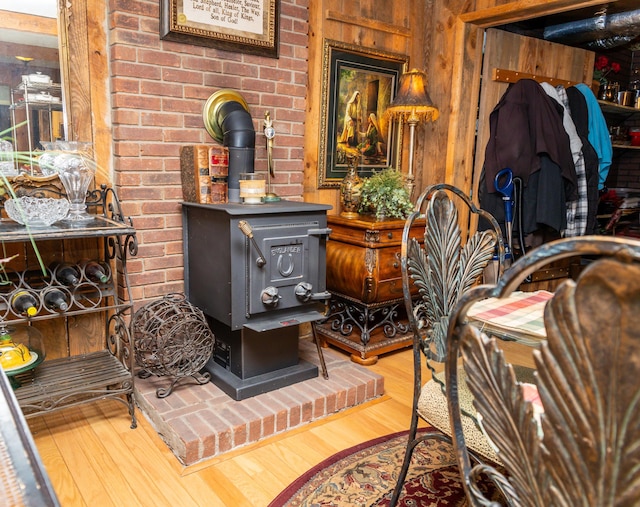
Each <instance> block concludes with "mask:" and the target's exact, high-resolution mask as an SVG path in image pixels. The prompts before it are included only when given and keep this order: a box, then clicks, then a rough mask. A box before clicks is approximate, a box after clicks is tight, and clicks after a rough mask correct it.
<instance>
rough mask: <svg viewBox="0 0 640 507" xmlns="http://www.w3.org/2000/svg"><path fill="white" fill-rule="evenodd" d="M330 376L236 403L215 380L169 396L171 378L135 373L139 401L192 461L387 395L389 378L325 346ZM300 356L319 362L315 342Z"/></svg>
mask: <svg viewBox="0 0 640 507" xmlns="http://www.w3.org/2000/svg"><path fill="white" fill-rule="evenodd" d="M324 355H325V360H326V363H327V369H328V371H329V380H325V379H324V378H322V375H319V376H318V377H316V378H313V379H310V380H305V381H303V382H298V383H297V384H293V385H290V386H287V387H284V388H282V389H278V390H276V391H271V392H268V393H264V394H260V395H258V396H254V397H252V398H248V399H246V400H241V401H236V400H234V399H232V398H230V397H229V396H227V395H226V394H225V393H224V392H222V390H220V388H218V387H217V386H216V385H215V384H213V383H211V382H209V383H207V384H204V385H198V384H196V383H194V382H190V381H189V380H188V379H185V380H182V381H181V382H180V383H179V384H178V386H177V387H176V388H175V389H174V391H173V392H172V393H171V394H170V395H169V396H168V397H166V398H158V397H157V396H156V389H157V388H158V387H168V386H169V384H170V379H169V378H168V377H158V376H153V375H152V376H151V377H149V378H148V379H140V378H138V377H136V380H135V382H136V387H135V393H136V403H137V404H138V407H139V408H140V410H141V411H142V413H143V414H144V416H145V417H146V418H147V419H148V420H149V421H150V422H151V424H152V426H153V427H154V428H155V430H156V431H157V432H158V433H159V434H160V436H161V437H162V439H163V440H164V441H165V442H166V443H167V445H168V446H169V448H170V449H171V451H172V452H173V454H175V456H176V457H177V458H178V459H179V460H180V462H181V463H182V464H184V465H187V466H188V465H193V464H195V463H197V462H199V461H202V460H204V459H207V458H211V457H214V456H218V455H220V454H223V453H225V452H228V451H230V450H232V449H236V448H238V447H241V446H244V445H247V444H250V443H254V442H258V441H259V440H262V439H264V438H267V437H270V436H272V435H275V434H278V433H282V432H285V431H287V430H290V429H293V428H296V427H299V426H302V425H304V424H307V423H310V422H312V421H317V420H319V419H322V418H324V417H327V416H328V415H331V414H335V413H337V412H340V411H342V410H345V409H347V408H351V407H354V406H356V405H360V404H362V403H364V402H366V401H369V400H372V399H375V398H377V397H379V396H382V394H384V377H382V376H380V375H378V374H376V373H373V372H372V371H370V370H368V369H367V368H366V367H364V366H361V365H359V364H356V363H354V362H352V361H350V360H348V359H346V358H345V356H344V355H341V354H340V353H339V352H336V351H333V350H331V349H324ZM300 358H301V359H305V360H307V361H309V362H311V363H314V364H319V360H318V355H317V352H316V348H315V344H314V343H312V342H311V340H310V339H307V338H305V339H301V340H300Z"/></svg>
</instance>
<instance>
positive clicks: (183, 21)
mask: <svg viewBox="0 0 640 507" xmlns="http://www.w3.org/2000/svg"><path fill="white" fill-rule="evenodd" d="M279 4H280V0H237V1H234V2H219V1H212V0H160V38H162V39H165V40H171V41H176V42H185V43H188V44H196V45H199V46H209V47H217V48H220V49H224V50H227V51H239V52H243V53H251V54H257V55H262V56H268V57H271V58H277V57H278V18H279V10H280V6H279Z"/></svg>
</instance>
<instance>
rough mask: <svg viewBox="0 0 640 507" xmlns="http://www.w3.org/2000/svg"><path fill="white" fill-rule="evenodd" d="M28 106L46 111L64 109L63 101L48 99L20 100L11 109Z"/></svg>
mask: <svg viewBox="0 0 640 507" xmlns="http://www.w3.org/2000/svg"><path fill="white" fill-rule="evenodd" d="M27 106H28V107H29V108H30V109H38V110H44V111H49V110H50V111H62V103H61V102H54V101H46V100H30V101H29V102H25V101H18V102H16V103H15V104H11V106H9V109H11V110H14V111H15V110H18V109H23V108H24V109H26V108H27Z"/></svg>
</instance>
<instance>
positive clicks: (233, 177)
mask: <svg viewBox="0 0 640 507" xmlns="http://www.w3.org/2000/svg"><path fill="white" fill-rule="evenodd" d="M203 120H204V125H205V128H206V129H207V132H209V135H211V137H213V139H215V140H216V141H217V142H219V143H220V144H222V146H225V147H227V148H228V149H229V176H228V179H227V186H228V199H229V202H240V173H252V172H254V156H255V145H256V132H255V129H254V127H253V121H252V120H251V115H250V114H249V107H248V106H247V103H246V101H245V100H244V98H242V96H241V95H240V94H239V93H238V92H236V91H234V90H219V91H217V92H215V93H214V94H213V95H211V97H209V99H208V100H207V102H206V103H205V106H204V110H203Z"/></svg>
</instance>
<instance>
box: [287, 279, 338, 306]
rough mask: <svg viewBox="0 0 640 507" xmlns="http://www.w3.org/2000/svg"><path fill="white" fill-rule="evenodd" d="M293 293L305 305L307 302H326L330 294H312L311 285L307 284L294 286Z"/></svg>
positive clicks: (325, 292)
mask: <svg viewBox="0 0 640 507" xmlns="http://www.w3.org/2000/svg"><path fill="white" fill-rule="evenodd" d="M294 293H295V295H296V297H297V298H298V299H299V300H300V301H302V302H303V303H306V302H307V301H327V300H328V299H331V293H330V292H328V291H324V292H315V293H314V292H313V285H311V284H310V283H309V282H300V283H299V284H298V285H296V288H295V290H294Z"/></svg>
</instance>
